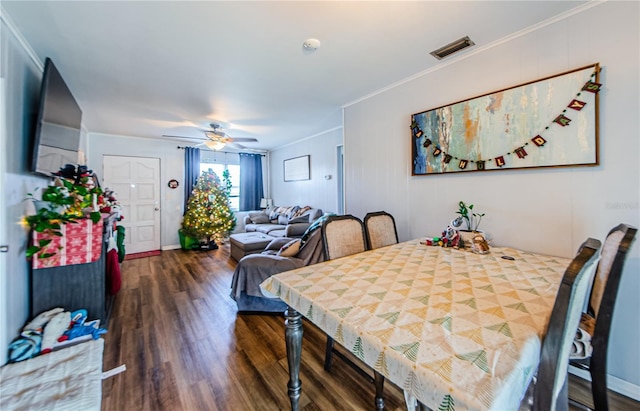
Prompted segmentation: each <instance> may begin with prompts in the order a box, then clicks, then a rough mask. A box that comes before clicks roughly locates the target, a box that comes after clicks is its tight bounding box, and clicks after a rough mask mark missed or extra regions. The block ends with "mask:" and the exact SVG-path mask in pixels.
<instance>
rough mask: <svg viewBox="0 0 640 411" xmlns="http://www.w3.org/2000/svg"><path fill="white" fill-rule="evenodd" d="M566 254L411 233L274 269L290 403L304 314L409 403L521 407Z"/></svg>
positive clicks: (272, 286) (271, 282) (272, 290)
mask: <svg viewBox="0 0 640 411" xmlns="http://www.w3.org/2000/svg"><path fill="white" fill-rule="evenodd" d="M570 262H571V260H570V259H568V258H562V257H556V256H550V255H544V254H538V253H533V252H527V251H523V250H518V249H515V248H509V247H491V249H490V250H489V252H488V253H487V254H475V253H473V252H471V251H470V250H469V249H457V248H452V247H441V246H429V245H426V244H425V241H424V239H414V240H410V241H405V242H400V243H397V244H393V245H390V246H387V247H382V248H378V249H374V250H368V251H365V252H361V253H357V254H353V255H350V256H346V257H342V258H338V259H335V260H328V261H325V262H322V263H318V264H314V265H309V266H305V267H302V268H298V269H295V270H291V271H287V272H283V273H280V274H277V275H274V276H272V277H269V278H268V279H266V280H265V281H264V282H262V284H261V285H260V287H261V290H262V292H263V294H265V295H269V296H272V297H274V296H275V297H279V298H280V299H282V300H283V301H284V302H285V303H286V304H287V305H288V308H287V310H286V311H285V341H286V346H287V360H288V366H289V382H288V395H289V397H290V401H291V408H292V410H294V411H297V410H298V403H299V399H300V395H301V392H302V386H301V382H300V360H301V354H302V336H303V328H302V316H304V317H305V318H306V319H307V320H308V321H310V322H311V323H313V324H315V325H316V326H318V327H319V328H320V329H321V330H322V331H323V332H325V333H326V334H327V335H328V336H330V337H331V338H333V339H334V340H335V341H336V342H337V343H339V344H340V345H342V346H343V347H345V348H346V349H347V350H349V351H350V352H351V353H353V354H354V355H355V356H356V357H357V358H358V359H360V360H361V361H362V362H364V363H365V364H366V365H367V366H369V367H371V368H372V369H373V370H374V371H375V372H376V373H378V374H379V375H381V376H382V377H384V378H385V379H386V380H388V381H391V382H392V383H394V384H396V385H397V386H398V387H400V388H401V389H402V390H403V391H404V394H405V399H406V402H407V408H408V409H413V407H414V406H415V404H416V401H419V402H420V403H421V404H423V405H425V406H427V407H428V408H430V409H433V410H456V411H459V410H517V409H518V407H519V404H520V402H521V400H522V398H523V396H524V394H525V392H526V389H527V387H528V385H529V383H530V381H531V379H532V378H533V376H534V374H535V372H536V369H537V366H538V363H539V361H540V347H541V340H542V338H543V336H544V334H545V331H546V327H547V324H548V322H549V318H550V315H551V311H552V308H553V305H554V303H555V298H556V294H557V291H558V288H559V286H560V283H561V280H562V276H563V274H564V272H565V270H566V268H567V267H568V266H569V264H570ZM376 404H378V406H379V407H380V406H382V407H383V405H379V404H383V402H382V403H381V402H379V399H376Z"/></svg>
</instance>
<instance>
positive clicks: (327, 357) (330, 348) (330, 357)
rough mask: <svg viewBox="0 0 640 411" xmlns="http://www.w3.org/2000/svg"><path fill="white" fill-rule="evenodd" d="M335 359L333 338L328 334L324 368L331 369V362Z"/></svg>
mask: <svg viewBox="0 0 640 411" xmlns="http://www.w3.org/2000/svg"><path fill="white" fill-rule="evenodd" d="M332 361H333V338H331V337H329V336H328V335H327V348H326V349H325V353H324V369H325V371H331V362H332Z"/></svg>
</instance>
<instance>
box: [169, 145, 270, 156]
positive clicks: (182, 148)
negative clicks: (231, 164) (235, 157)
mask: <svg viewBox="0 0 640 411" xmlns="http://www.w3.org/2000/svg"><path fill="white" fill-rule="evenodd" d="M185 148H187V147H186V146H178V149H179V150H184V149H185ZM200 150H206V151H211V152H214V153H222V154H259V155H261V156H262V157H266V156H267V155H266V154H262V153H243V152H235V151H218V150H211V149H209V148H207V149H202V148H201V149H200Z"/></svg>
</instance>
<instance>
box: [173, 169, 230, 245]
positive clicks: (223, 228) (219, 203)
mask: <svg viewBox="0 0 640 411" xmlns="http://www.w3.org/2000/svg"><path fill="white" fill-rule="evenodd" d="M224 177H225V180H228V178H229V175H228V173H227V174H226V175H225V176H224ZM228 187H229V184H228V182H224V183H222V182H221V181H220V178H219V177H218V176H217V175H216V173H214V172H213V170H212V169H208V170H207V171H203V172H202V174H201V175H200V177H199V178H198V181H197V183H196V184H195V186H194V188H193V191H192V193H191V197H190V198H189V202H188V203H187V212H186V213H185V215H184V219H183V221H182V231H183V232H184V233H185V234H187V235H190V236H192V237H195V238H197V239H199V240H200V241H201V243H202V242H205V241H206V244H207V246H208V245H209V244H210V243H211V241H215V242H217V243H221V242H222V241H223V240H224V238H225V237H228V236H229V234H231V232H232V231H233V229H234V228H235V226H236V218H235V215H234V213H233V211H232V210H231V207H230V205H229V190H228Z"/></svg>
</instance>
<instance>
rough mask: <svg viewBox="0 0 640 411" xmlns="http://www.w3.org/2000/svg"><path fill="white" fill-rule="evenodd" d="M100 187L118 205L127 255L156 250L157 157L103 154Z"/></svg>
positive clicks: (158, 205) (158, 221)
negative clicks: (114, 198)
mask: <svg viewBox="0 0 640 411" xmlns="http://www.w3.org/2000/svg"><path fill="white" fill-rule="evenodd" d="M102 168H103V175H104V182H103V184H102V186H103V187H109V188H110V189H112V190H113V191H114V192H115V194H116V198H117V199H118V202H119V203H120V205H121V207H122V215H123V216H124V219H123V220H122V221H120V224H121V225H122V226H124V227H125V250H126V252H127V254H135V253H142V252H145V251H153V250H159V249H160V159H159V158H147V157H123V156H103V158H102Z"/></svg>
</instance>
